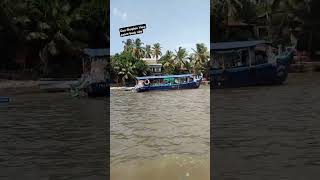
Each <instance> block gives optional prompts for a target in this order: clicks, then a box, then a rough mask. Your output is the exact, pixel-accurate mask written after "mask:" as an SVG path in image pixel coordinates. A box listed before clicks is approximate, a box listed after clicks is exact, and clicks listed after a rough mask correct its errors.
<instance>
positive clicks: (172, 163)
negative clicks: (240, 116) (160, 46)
mask: <svg viewBox="0 0 320 180" xmlns="http://www.w3.org/2000/svg"><path fill="white" fill-rule="evenodd" d="M209 95H210V89H209V87H208V86H204V87H201V88H200V89H192V90H181V91H180V90H179V91H178V90H177V91H158V92H145V93H133V92H125V91H113V92H112V96H111V177H112V180H118V179H119V180H120V179H123V180H126V179H130V180H144V179H146V180H147V179H167V180H171V179H177V178H180V179H181V178H189V179H190V178H193V179H199V180H202V179H204V180H205V179H209V142H210V138H209V132H210V128H209V124H210V119H209V113H210V112H209V105H210V103H209V102H210V98H209ZM181 161H182V162H181ZM181 163H185V164H183V166H181ZM188 173H189V174H188ZM180 179H179V180H180Z"/></svg>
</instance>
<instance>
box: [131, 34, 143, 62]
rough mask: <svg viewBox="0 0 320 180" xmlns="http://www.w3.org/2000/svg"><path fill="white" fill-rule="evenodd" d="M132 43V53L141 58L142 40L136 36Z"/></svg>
mask: <svg viewBox="0 0 320 180" xmlns="http://www.w3.org/2000/svg"><path fill="white" fill-rule="evenodd" d="M133 44H134V48H133V55H134V56H135V57H136V58H138V59H141V58H142V57H143V56H144V48H143V47H142V45H143V42H142V41H141V39H139V38H137V39H136V40H135V41H134V43H133Z"/></svg>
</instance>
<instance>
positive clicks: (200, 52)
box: [192, 43, 210, 73]
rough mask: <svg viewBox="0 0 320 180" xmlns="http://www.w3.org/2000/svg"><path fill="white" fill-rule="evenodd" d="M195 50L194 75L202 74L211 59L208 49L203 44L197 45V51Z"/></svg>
mask: <svg viewBox="0 0 320 180" xmlns="http://www.w3.org/2000/svg"><path fill="white" fill-rule="evenodd" d="M192 50H193V52H194V53H193V60H194V73H202V71H204V69H206V67H207V63H208V61H209V59H210V53H209V51H208V48H207V47H206V45H205V44H203V43H198V44H196V49H192Z"/></svg>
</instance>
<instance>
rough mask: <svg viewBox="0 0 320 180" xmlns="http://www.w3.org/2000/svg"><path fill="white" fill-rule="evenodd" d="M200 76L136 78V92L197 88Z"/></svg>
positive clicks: (200, 79)
mask: <svg viewBox="0 0 320 180" xmlns="http://www.w3.org/2000/svg"><path fill="white" fill-rule="evenodd" d="M201 81H202V76H194V75H192V74H182V75H168V76H145V77H136V86H135V87H134V90H135V91H136V92H145V91H154V90H178V89H196V88H199V86H200V84H201Z"/></svg>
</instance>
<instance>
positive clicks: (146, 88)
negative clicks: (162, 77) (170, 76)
mask: <svg viewBox="0 0 320 180" xmlns="http://www.w3.org/2000/svg"><path fill="white" fill-rule="evenodd" d="M200 84H201V81H197V82H191V83H184V84H175V85H159V86H144V87H136V88H135V91H136V92H146V91H166V90H181V89H197V88H199V87H200Z"/></svg>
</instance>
